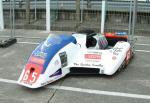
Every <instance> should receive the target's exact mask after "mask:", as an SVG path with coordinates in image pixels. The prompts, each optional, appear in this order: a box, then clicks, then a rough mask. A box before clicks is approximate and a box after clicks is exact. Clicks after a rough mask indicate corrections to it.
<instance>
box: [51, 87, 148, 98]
mask: <svg viewBox="0 0 150 103" xmlns="http://www.w3.org/2000/svg"><path fill="white" fill-rule="evenodd" d="M50 88H54V89H61V90H67V91H74V92H81V93H89V94H98V95H107V96H118V97H128V98H139V99H150V95H140V94H131V93H121V92H112V91H101V90H93V89H83V88H76V87H67V86H52V87H50Z"/></svg>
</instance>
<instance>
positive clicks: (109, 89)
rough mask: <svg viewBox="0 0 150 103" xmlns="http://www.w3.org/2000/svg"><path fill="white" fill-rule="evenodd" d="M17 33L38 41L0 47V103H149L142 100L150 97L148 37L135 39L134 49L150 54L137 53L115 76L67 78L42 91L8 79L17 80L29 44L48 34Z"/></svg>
mask: <svg viewBox="0 0 150 103" xmlns="http://www.w3.org/2000/svg"><path fill="white" fill-rule="evenodd" d="M7 33H8V30H6V31H3V32H1V31H0V36H1V35H6V34H7ZM16 33H17V36H20V35H21V36H22V35H23V36H26V37H29V34H30V35H31V34H32V36H33V37H40V39H29V38H28V39H27V38H26V39H22V38H19V39H18V41H19V42H20V43H17V44H15V45H12V46H10V47H9V48H5V49H2V48H0V103H150V99H147V98H146V97H145V96H147V97H150V75H149V74H150V60H149V58H150V37H148V36H147V37H144V36H142V37H140V36H138V37H137V38H138V41H137V45H136V46H135V47H136V50H145V51H149V52H145V51H142V52H140V51H137V52H136V54H135V57H134V58H133V60H132V61H131V63H130V64H129V65H128V67H127V68H126V69H125V70H124V71H121V72H120V73H117V74H115V75H114V76H103V75H100V76H67V77H65V78H63V79H61V80H59V81H57V82H54V83H52V84H49V85H47V86H45V87H43V88H40V89H28V88H25V87H21V86H19V85H17V84H16V83H12V82H11V81H9V80H12V81H17V79H18V77H19V75H20V73H21V71H22V69H23V67H24V65H25V63H26V62H27V59H28V57H29V55H30V54H31V52H32V50H34V48H35V47H36V45H35V44H28V43H30V42H34V43H39V42H41V41H42V40H44V38H45V37H46V36H47V35H48V33H47V32H44V31H36V30H34V31H31V30H18V31H16ZM20 33H21V34H20ZM19 34H20V35H19ZM1 39H2V38H1ZM21 42H26V43H21ZM27 42H28V43H27ZM142 44H146V45H142ZM3 79H4V81H3ZM52 86H57V87H60V86H63V88H54V87H52ZM65 88H67V89H65ZM105 93H106V94H105ZM121 93H125V94H124V95H122V94H121ZM118 94H119V95H118ZM121 95H122V96H121ZM132 96H133V97H132ZM139 96H141V97H143V98H139Z"/></svg>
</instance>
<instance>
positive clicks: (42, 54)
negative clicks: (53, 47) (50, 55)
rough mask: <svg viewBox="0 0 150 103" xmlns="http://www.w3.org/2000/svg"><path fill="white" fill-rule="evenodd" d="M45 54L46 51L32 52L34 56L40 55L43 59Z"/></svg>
mask: <svg viewBox="0 0 150 103" xmlns="http://www.w3.org/2000/svg"><path fill="white" fill-rule="evenodd" d="M46 55H47V53H44V52H36V53H35V54H34V56H37V57H41V58H43V59H44V58H46Z"/></svg>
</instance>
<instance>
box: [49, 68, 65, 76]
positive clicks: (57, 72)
mask: <svg viewBox="0 0 150 103" xmlns="http://www.w3.org/2000/svg"><path fill="white" fill-rule="evenodd" d="M61 74H62V70H61V69H59V70H57V71H56V72H55V73H54V74H52V75H50V76H49V77H54V76H59V75H61Z"/></svg>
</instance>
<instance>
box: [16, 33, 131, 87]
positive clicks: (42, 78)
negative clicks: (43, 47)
mask: <svg viewBox="0 0 150 103" xmlns="http://www.w3.org/2000/svg"><path fill="white" fill-rule="evenodd" d="M73 36H74V37H75V38H76V40H77V43H76V44H74V43H69V44H68V45H66V46H65V47H63V48H62V49H61V50H59V51H58V52H57V53H56V55H55V56H54V57H53V59H52V60H51V62H50V63H49V65H48V67H47V69H46V71H45V73H44V74H40V75H39V77H38V79H37V80H36V82H35V83H29V82H26V81H24V80H23V79H24V78H25V77H24V75H25V74H26V73H25V69H24V70H23V72H22V74H21V76H20V78H19V80H18V83H19V84H20V85H23V86H26V87H29V88H38V87H42V86H44V85H46V84H49V83H51V82H54V81H56V80H58V79H60V78H62V77H64V76H65V75H67V74H68V73H70V68H72V67H79V68H77V69H80V67H83V68H87V69H88V68H93V69H94V68H98V69H99V74H106V75H113V74H114V73H115V72H116V71H117V70H118V69H119V68H120V66H121V65H122V64H123V62H124V61H125V60H128V59H130V56H131V52H130V44H129V43H128V42H117V43H116V45H115V46H114V47H112V48H111V49H105V50H100V49H98V45H96V46H95V47H93V48H86V45H85V44H86V35H83V34H74V35H73ZM96 38H97V37H96ZM62 52H65V53H66V56H67V61H66V65H65V66H64V67H62V63H61V59H60V56H59V54H60V53H62ZM60 68H61V71H62V73H61V75H56V76H53V77H50V75H52V74H54V73H55V72H56V71H58V70H59V69H60ZM27 75H28V74H27ZM31 77H32V78H33V79H34V78H36V75H35V73H32V75H31ZM33 79H32V80H33Z"/></svg>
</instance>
